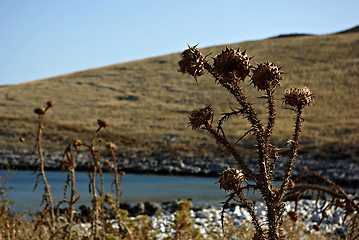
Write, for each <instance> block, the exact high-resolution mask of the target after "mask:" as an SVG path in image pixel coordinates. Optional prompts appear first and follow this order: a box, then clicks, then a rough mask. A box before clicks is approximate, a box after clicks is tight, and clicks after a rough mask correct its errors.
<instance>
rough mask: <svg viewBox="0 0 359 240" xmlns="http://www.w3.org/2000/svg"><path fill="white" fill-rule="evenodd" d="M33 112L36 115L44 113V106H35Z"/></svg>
mask: <svg viewBox="0 0 359 240" xmlns="http://www.w3.org/2000/svg"><path fill="white" fill-rule="evenodd" d="M34 112H35V113H36V114H38V115H44V114H45V112H46V110H45V108H35V109H34Z"/></svg>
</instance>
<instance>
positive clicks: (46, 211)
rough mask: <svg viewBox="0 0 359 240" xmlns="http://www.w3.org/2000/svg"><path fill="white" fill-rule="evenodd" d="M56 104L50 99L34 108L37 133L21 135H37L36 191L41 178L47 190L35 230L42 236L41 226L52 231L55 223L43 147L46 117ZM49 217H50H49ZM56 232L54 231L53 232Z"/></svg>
mask: <svg viewBox="0 0 359 240" xmlns="http://www.w3.org/2000/svg"><path fill="white" fill-rule="evenodd" d="M54 106H55V102H54V101H51V100H50V101H48V102H47V103H46V107H38V108H35V109H34V112H35V114H37V115H38V127H37V133H36V134H34V133H32V132H29V133H27V134H26V135H24V136H23V137H21V138H20V139H19V140H20V142H24V141H25V139H26V137H28V136H32V137H35V147H34V152H35V151H36V153H37V159H36V162H38V164H39V166H38V169H37V171H40V173H39V174H38V175H37V179H36V183H35V186H34V191H35V190H36V188H37V186H38V183H39V180H40V178H41V179H42V181H43V183H44V185H45V192H44V194H43V197H42V202H41V204H40V205H41V206H42V205H43V204H45V206H44V208H43V210H42V214H41V215H39V219H38V222H37V224H36V225H35V229H34V231H36V230H37V229H39V231H40V233H39V235H40V238H41V235H42V231H43V229H42V227H40V226H48V229H49V230H50V232H51V231H53V230H54V223H55V211H54V202H53V198H52V194H51V187H50V185H49V183H48V181H47V178H46V173H45V160H44V151H43V148H42V134H43V130H44V117H45V114H46V113H47V111H48V110H49V109H51V108H53V107H54ZM48 217H49V219H48ZM53 234H54V233H53Z"/></svg>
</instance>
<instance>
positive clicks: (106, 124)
mask: <svg viewBox="0 0 359 240" xmlns="http://www.w3.org/2000/svg"><path fill="white" fill-rule="evenodd" d="M97 124H98V125H99V126H100V127H103V128H107V127H108V126H110V125H109V124H108V123H107V122H106V121H105V120H103V119H101V118H99V119H98V120H97Z"/></svg>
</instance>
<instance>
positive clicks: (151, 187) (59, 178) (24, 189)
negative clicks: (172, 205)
mask: <svg viewBox="0 0 359 240" xmlns="http://www.w3.org/2000/svg"><path fill="white" fill-rule="evenodd" d="M38 174H39V172H34V171H24V170H11V171H10V172H8V171H4V170H1V171H0V176H1V177H2V179H3V180H5V178H6V179H7V180H6V181H1V182H0V187H1V186H5V187H6V188H10V189H9V190H7V191H6V198H7V199H8V200H12V201H14V204H13V205H12V207H13V208H14V209H17V210H19V209H38V207H39V204H40V203H41V200H42V195H43V193H44V184H43V182H42V179H41V178H40V179H39V184H38V186H37V187H36V189H35V190H34V186H35V182H36V179H37V176H38ZM119 177H120V175H119ZM46 178H47V180H48V183H49V184H50V186H51V193H52V195H53V198H54V202H55V203H56V202H59V201H61V200H62V199H63V198H64V189H65V183H66V180H67V173H66V172H60V171H47V172H46ZM75 178H76V185H75V188H76V192H77V193H78V194H80V199H79V201H78V202H77V203H76V206H77V207H78V206H80V205H90V204H91V199H92V195H91V193H90V192H89V183H90V179H89V176H88V173H87V172H76V175H75ZM96 180H97V185H98V187H100V176H99V175H97V177H96ZM217 181H218V178H213V177H197V176H172V175H155V174H126V175H125V176H124V177H123V180H122V183H121V190H122V194H121V202H122V203H124V202H127V203H130V204H131V203H139V202H166V201H173V200H178V199H181V200H187V199H191V200H192V202H193V203H194V204H213V205H216V204H220V203H221V202H223V201H225V200H226V199H227V193H226V192H225V191H224V190H222V189H220V188H219V184H216V182H217ZM69 189H70V187H69V188H68V190H67V199H69V198H70V190H69ZM104 192H105V193H110V194H113V195H116V190H115V185H114V184H113V178H112V176H111V174H110V173H104ZM248 197H249V198H250V199H252V200H254V199H259V193H252V191H249V192H248Z"/></svg>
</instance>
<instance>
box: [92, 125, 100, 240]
mask: <svg viewBox="0 0 359 240" xmlns="http://www.w3.org/2000/svg"><path fill="white" fill-rule="evenodd" d="M101 128H102V127H101V126H99V127H98V129H97V130H96V132H95V134H94V135H93V136H92V139H91V146H90V153H91V155H92V157H93V160H94V163H93V170H92V178H91V184H92V194H93V202H92V204H93V213H94V216H93V220H92V235H94V236H95V237H96V236H97V222H98V218H99V212H98V210H99V207H98V200H99V199H98V195H97V189H96V174H97V169H98V168H99V167H100V161H99V156H98V152H97V151H96V150H95V147H94V145H95V139H96V136H97V134H98V133H99V132H100V130H101Z"/></svg>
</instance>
